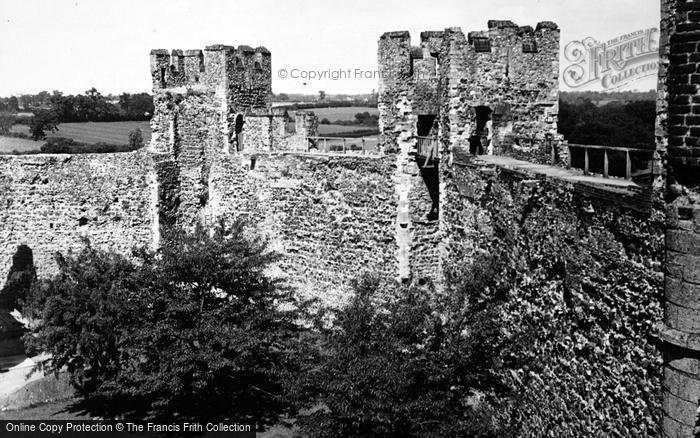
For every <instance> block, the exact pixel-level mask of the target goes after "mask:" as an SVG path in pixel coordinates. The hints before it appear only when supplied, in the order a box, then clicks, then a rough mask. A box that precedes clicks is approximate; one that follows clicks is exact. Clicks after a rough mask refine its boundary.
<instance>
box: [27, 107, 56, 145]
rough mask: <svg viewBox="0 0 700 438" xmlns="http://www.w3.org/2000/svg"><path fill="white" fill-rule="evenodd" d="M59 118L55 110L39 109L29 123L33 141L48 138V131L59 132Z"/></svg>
mask: <svg viewBox="0 0 700 438" xmlns="http://www.w3.org/2000/svg"><path fill="white" fill-rule="evenodd" d="M58 122H59V121H58V116H57V114H56V112H55V111H53V110H46V109H37V110H35V111H34V117H32V119H31V121H30V122H29V132H30V133H31V136H32V139H33V140H43V139H45V138H46V131H49V132H56V131H58Z"/></svg>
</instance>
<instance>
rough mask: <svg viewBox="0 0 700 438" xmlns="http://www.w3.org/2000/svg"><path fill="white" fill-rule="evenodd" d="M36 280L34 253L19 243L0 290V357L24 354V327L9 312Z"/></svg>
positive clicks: (16, 305)
mask: <svg viewBox="0 0 700 438" xmlns="http://www.w3.org/2000/svg"><path fill="white" fill-rule="evenodd" d="M34 280H36V269H35V268H34V254H33V252H32V249H31V248H30V247H28V246H27V245H19V246H18V247H17V251H16V252H15V254H14V255H13V256H12V266H11V267H10V272H9V273H8V274H7V280H6V281H5V285H4V286H3V288H2V290H0V357H1V356H10V355H19V354H24V345H23V344H22V341H21V339H20V338H21V337H22V335H23V334H24V327H23V326H22V324H20V323H19V322H18V321H17V320H15V318H14V317H13V316H12V315H11V314H10V312H12V311H13V310H14V309H18V308H19V307H20V301H21V300H24V299H25V298H26V297H27V293H28V292H29V289H30V288H31V286H32V283H33V282H34Z"/></svg>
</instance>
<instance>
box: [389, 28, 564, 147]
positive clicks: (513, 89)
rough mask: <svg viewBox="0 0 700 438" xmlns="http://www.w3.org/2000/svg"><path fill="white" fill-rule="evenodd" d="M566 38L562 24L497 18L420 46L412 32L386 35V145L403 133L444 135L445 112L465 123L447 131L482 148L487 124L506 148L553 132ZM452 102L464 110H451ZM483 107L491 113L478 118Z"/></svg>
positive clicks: (425, 38)
mask: <svg viewBox="0 0 700 438" xmlns="http://www.w3.org/2000/svg"><path fill="white" fill-rule="evenodd" d="M559 38H560V32H559V27H558V26H557V25H556V24H555V23H552V22H549V21H542V22H539V23H537V25H536V26H535V27H534V28H533V26H520V25H518V24H516V23H514V22H512V21H510V20H489V21H488V23H487V29H486V30H479V31H472V32H467V33H466V34H465V32H463V31H462V29H461V28H460V27H448V28H445V29H444V30H442V31H425V32H421V34H420V44H419V45H412V44H411V36H410V34H409V32H407V31H394V32H386V33H384V34H383V35H382V36H381V37H380V38H379V42H378V59H379V71H380V83H379V102H378V106H379V112H380V132H381V136H380V137H381V140H380V143H382V145H383V147H384V148H388V149H395V148H396V147H397V146H396V145H397V141H398V139H399V137H400V135H399V134H398V132H399V131H405V132H404V134H403V135H404V136H409V137H410V136H415V135H418V136H421V135H427V134H426V133H427V132H436V131H437V130H438V128H437V126H436V125H435V122H434V125H435V126H432V127H431V125H430V123H431V122H430V120H431V118H435V117H436V116H437V115H439V114H441V113H444V114H449V115H450V117H452V118H456V117H457V116H458V117H459V118H461V120H460V121H459V123H457V121H456V119H455V121H453V122H454V124H455V126H452V127H451V128H450V129H449V130H448V129H447V127H444V129H445V132H447V131H449V132H452V133H459V134H455V135H458V136H459V138H460V139H461V141H463V142H467V141H469V142H472V143H474V142H475V140H474V137H476V136H478V133H479V132H484V131H485V129H486V128H484V127H483V126H482V125H484V123H485V122H482V121H481V120H482V119H484V120H487V122H492V123H493V127H492V128H488V129H489V132H490V133H491V134H493V136H494V138H496V140H494V141H493V144H496V145H497V146H498V147H501V148H504V149H505V148H507V147H508V142H509V141H510V140H507V137H508V138H510V137H514V136H515V137H530V138H535V137H537V138H544V137H545V136H546V135H548V134H549V135H553V133H556V114H557V112H558V106H557V105H558V104H557V103H558V76H559V65H558V60H559ZM446 96H459V97H460V99H459V102H458V101H457V100H454V101H453V100H450V99H447V98H446ZM450 102H452V103H450ZM452 104H455V105H458V108H452V109H448V108H447V107H445V105H452ZM477 108H478V111H482V112H485V114H486V113H487V114H486V115H483V117H481V118H478V120H477V117H476V115H475V113H474V112H475V111H477ZM436 120H442V119H440V118H439V117H438V118H437V119H436ZM445 120H446V119H445ZM451 123H452V122H451ZM426 124H427V125H426ZM398 125H402V126H404V125H405V128H402V129H400V130H399V129H397V128H396V127H397V126H398ZM418 125H420V126H418ZM419 131H420V132H422V134H421V133H418V132H419ZM450 140H451V141H452V142H454V141H457V138H451V139H450Z"/></svg>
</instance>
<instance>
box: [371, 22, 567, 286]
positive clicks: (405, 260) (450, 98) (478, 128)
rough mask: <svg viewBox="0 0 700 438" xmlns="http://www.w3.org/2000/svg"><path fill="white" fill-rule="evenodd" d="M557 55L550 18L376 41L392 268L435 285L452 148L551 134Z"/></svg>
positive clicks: (500, 150) (499, 146)
mask: <svg viewBox="0 0 700 438" xmlns="http://www.w3.org/2000/svg"><path fill="white" fill-rule="evenodd" d="M558 59H559V28H558V26H557V25H556V24H555V23H552V22H541V23H538V24H537V26H536V28H535V29H533V28H532V27H530V26H517V25H516V24H514V23H513V22H511V21H503V20H490V21H489V22H488V30H487V31H481V32H470V33H469V34H468V35H465V34H464V33H463V32H462V31H461V29H460V28H458V27H451V28H447V29H445V30H444V31H428V32H422V33H421V34H420V45H418V46H412V45H411V37H410V35H409V33H408V32H406V31H396V32H387V33H384V34H383V35H382V36H381V37H380V38H379V42H378V63H379V73H380V81H379V99H378V109H379V144H380V145H381V147H382V148H383V150H384V151H385V152H386V153H395V154H396V156H397V172H396V175H395V180H396V181H397V197H398V199H399V205H400V209H402V210H403V211H402V212H401V213H400V215H399V226H398V228H397V241H398V244H399V246H400V248H401V250H400V254H401V255H400V256H399V260H400V265H401V268H400V272H402V273H404V274H405V275H406V276H408V275H412V276H413V277H414V278H416V277H417V278H421V277H429V278H432V279H434V280H435V281H436V282H437V283H438V284H440V283H441V282H442V275H443V272H444V268H445V262H446V260H448V259H450V255H449V252H450V249H449V241H450V239H451V237H450V236H453V235H454V233H459V230H457V229H456V228H455V226H454V223H455V222H459V219H456V218H455V216H460V215H461V210H462V201H461V199H460V196H459V195H455V193H454V191H453V190H452V185H451V183H450V181H451V180H452V173H451V172H452V171H451V170H450V169H449V163H451V160H452V154H453V152H454V151H455V150H457V151H461V150H464V151H472V152H473V153H487V151H485V150H483V151H481V150H479V142H480V141H481V136H482V135H485V134H484V133H485V132H486V131H489V133H488V135H489V138H490V140H491V143H492V145H493V149H494V150H493V151H490V152H491V153H496V154H504V155H507V154H509V153H510V152H511V151H512V149H513V148H514V147H515V148H519V147H522V149H523V150H528V147H532V146H535V145H537V144H544V143H545V142H546V141H548V139H550V140H551V139H552V138H553V137H554V136H555V135H556V132H557V124H556V118H557V114H558V100H559V82H558V78H559V61H558ZM533 149H537V148H533Z"/></svg>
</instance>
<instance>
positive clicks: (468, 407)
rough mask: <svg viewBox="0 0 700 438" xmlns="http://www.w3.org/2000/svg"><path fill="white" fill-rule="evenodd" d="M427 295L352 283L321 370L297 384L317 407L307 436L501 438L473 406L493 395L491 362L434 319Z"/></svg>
mask: <svg viewBox="0 0 700 438" xmlns="http://www.w3.org/2000/svg"><path fill="white" fill-rule="evenodd" d="M431 295H432V293H431V292H430V291H427V290H420V289H418V288H400V289H399V290H396V289H393V288H391V287H389V286H386V285H384V286H381V285H380V283H379V282H378V281H377V280H376V279H373V278H364V279H362V280H361V281H360V282H358V283H357V285H356V286H355V295H354V296H353V298H352V301H351V302H350V304H349V305H348V306H347V307H345V308H344V309H342V310H340V311H338V312H336V313H335V318H334V319H335V321H336V324H335V326H334V327H333V328H331V329H329V330H326V331H325V336H326V338H325V339H326V341H325V343H324V344H323V346H322V349H323V355H322V358H321V360H320V364H319V366H318V368H315V369H313V370H312V371H310V372H309V373H307V374H305V375H304V376H303V378H302V380H301V381H300V382H299V383H298V385H297V386H296V387H297V388H298V391H299V393H300V394H301V398H302V399H303V398H304V397H306V399H307V400H310V402H307V403H308V404H309V405H314V404H316V406H317V409H316V410H315V412H313V413H312V414H310V415H308V416H302V417H300V418H298V419H297V423H296V424H297V425H299V427H300V428H301V430H302V432H303V436H309V437H335V436H343V437H417V436H420V437H446V436H470V437H486V436H494V437H496V436H504V433H505V431H504V430H498V428H497V425H496V423H495V422H494V421H493V418H494V413H493V411H492V408H491V407H490V405H488V404H485V403H481V402H480V401H479V399H480V397H481V395H483V394H484V392H486V391H488V392H492V391H491V390H492V389H493V388H489V386H490V383H491V382H493V379H490V378H489V377H488V374H489V372H488V371H487V370H486V367H488V366H489V364H490V360H489V356H488V355H486V356H482V355H481V354H482V353H484V352H483V351H482V350H478V349H473V348H472V347H473V345H472V340H473V339H475V337H473V336H471V335H470V334H468V333H464V332H462V331H461V330H459V329H458V327H457V324H456V320H451V321H450V320H447V319H445V318H443V316H444V315H443V314H440V313H439V312H437V310H436V308H435V306H434V304H433V303H431V302H430V298H429V297H430V296H431ZM387 296H391V297H395V299H394V300H391V301H389V302H384V301H382V297H387ZM484 372H485V373H484ZM479 389H481V390H483V391H484V392H481V391H479ZM494 405H495V403H494Z"/></svg>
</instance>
